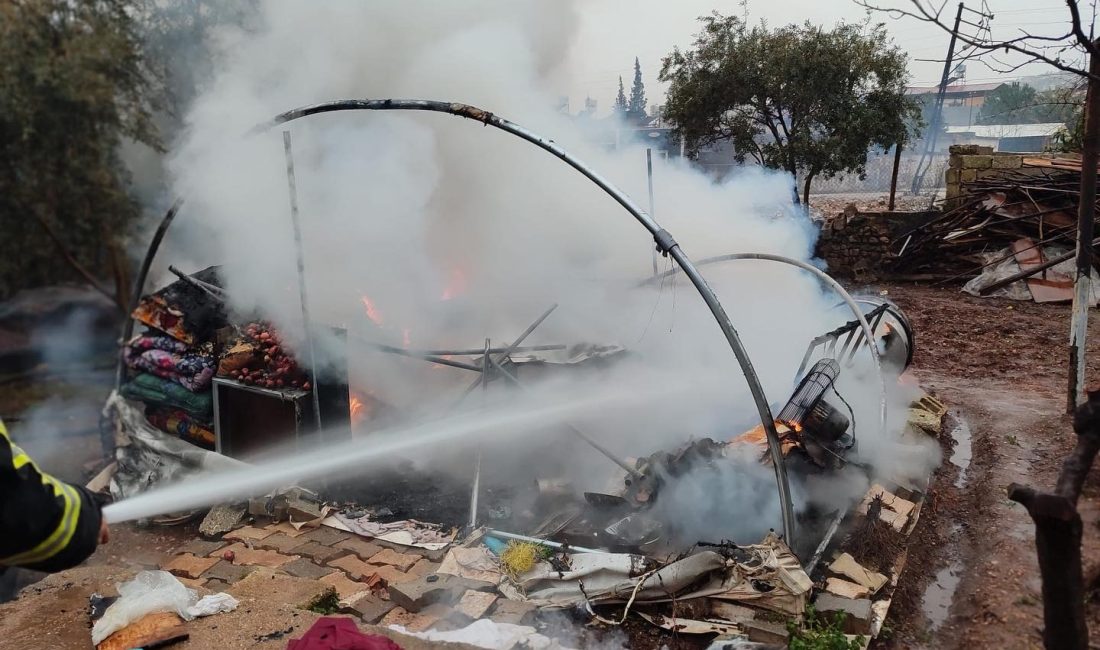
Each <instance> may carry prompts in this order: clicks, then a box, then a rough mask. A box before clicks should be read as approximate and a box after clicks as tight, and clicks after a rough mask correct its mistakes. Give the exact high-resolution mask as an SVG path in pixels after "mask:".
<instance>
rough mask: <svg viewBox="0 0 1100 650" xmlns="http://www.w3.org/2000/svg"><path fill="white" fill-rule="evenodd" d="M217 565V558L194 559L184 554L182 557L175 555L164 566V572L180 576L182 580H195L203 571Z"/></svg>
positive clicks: (188, 554)
mask: <svg viewBox="0 0 1100 650" xmlns="http://www.w3.org/2000/svg"><path fill="white" fill-rule="evenodd" d="M217 563H218V559H217V558H213V557H195V556H194V555H191V554H190V553H184V554H183V555H177V556H176V557H174V558H172V560H171V561H170V562H168V564H165V565H164V570H165V571H167V572H168V573H171V574H172V575H176V576H182V577H184V578H197V577H199V576H200V575H202V572H203V571H206V570H207V569H209V568H210V567H212V566H214V565H215V564H217Z"/></svg>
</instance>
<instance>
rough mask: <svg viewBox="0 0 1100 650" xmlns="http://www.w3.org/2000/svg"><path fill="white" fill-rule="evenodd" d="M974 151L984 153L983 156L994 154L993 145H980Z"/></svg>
mask: <svg viewBox="0 0 1100 650" xmlns="http://www.w3.org/2000/svg"><path fill="white" fill-rule="evenodd" d="M974 153H977V154H979V155H982V156H992V155H993V147H991V146H989V145H978V150H977V151H976V152H974Z"/></svg>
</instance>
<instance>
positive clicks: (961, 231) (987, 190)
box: [891, 158, 1081, 279]
mask: <svg viewBox="0 0 1100 650" xmlns="http://www.w3.org/2000/svg"><path fill="white" fill-rule="evenodd" d="M1080 170H1081V168H1080V162H1078V161H1074V160H1072V159H1057V160H1047V159H1038V158H1035V159H1033V158H1025V159H1024V166H1023V167H1022V168H1020V169H1000V170H995V171H996V174H991V175H988V176H985V177H982V178H977V179H974V180H971V181H967V182H964V183H962V193H961V195H960V197H959V198H958V199H957V200H956V201H955V202H954V203H955V205H954V207H952V208H951V209H948V210H946V211H945V212H944V213H943V214H942V215H941V216H939V217H937V218H935V219H933V220H932V221H930V222H928V223H927V224H924V225H922V226H920V227H917V228H914V229H912V230H910V231H908V232H905V233H902V234H901V235H900V236H899V237H896V238H895V239H894V240H893V241H892V242H891V252H892V253H893V254H894V257H895V259H894V269H895V271H897V272H901V273H909V274H917V273H928V274H935V275H937V276H944V277H952V278H960V279H961V278H967V277H974V276H977V275H979V274H981V272H982V271H983V269H984V268H986V267H987V266H990V265H993V264H996V263H998V262H999V261H1003V260H1002V259H998V257H993V258H992V259H991V258H990V254H993V253H997V252H998V251H1003V250H1004V249H1006V248H1008V247H1010V246H1012V245H1013V244H1014V243H1016V242H1018V241H1020V240H1029V243H1028V244H1027V246H1029V247H1032V248H1035V249H1037V250H1041V249H1042V247H1046V246H1050V245H1061V246H1068V247H1073V246H1074V245H1075V242H1076V225H1077V216H1076V215H1077V204H1078V202H1079V198H1080V178H1081V172H1080ZM1018 246H1019V245H1017V247H1018ZM1018 252H1022V251H1018Z"/></svg>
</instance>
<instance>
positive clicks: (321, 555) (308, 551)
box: [294, 538, 348, 564]
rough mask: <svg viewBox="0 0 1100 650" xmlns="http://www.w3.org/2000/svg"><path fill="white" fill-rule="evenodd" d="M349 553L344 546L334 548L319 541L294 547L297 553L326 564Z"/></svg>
mask: <svg viewBox="0 0 1100 650" xmlns="http://www.w3.org/2000/svg"><path fill="white" fill-rule="evenodd" d="M303 539H304V538H303ZM347 553H348V552H347V551H345V550H344V549H342V548H333V547H331V546H325V545H324V544H319V543H317V542H306V543H305V544H304V545H302V546H299V547H297V548H295V549H294V554H295V555H301V556H302V557H308V558H309V559H311V560H313V561H314V562H316V563H317V564H325V563H326V562H328V561H329V560H335V559H336V558H338V557H341V556H343V555H347Z"/></svg>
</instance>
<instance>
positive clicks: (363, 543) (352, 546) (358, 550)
mask: <svg viewBox="0 0 1100 650" xmlns="http://www.w3.org/2000/svg"><path fill="white" fill-rule="evenodd" d="M333 546H335V547H336V548H342V549H344V550H345V551H351V552H352V553H355V555H357V556H358V557H359V559H361V560H366V559H368V558H370V557H373V556H375V555H378V554H379V553H381V552H382V547H381V546H379V545H378V544H375V543H374V542H370V541H368V540H365V539H363V538H362V537H359V536H358V535H352V536H351V537H349V538H347V539H342V540H340V541H339V542H336V543H335V544H333Z"/></svg>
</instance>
